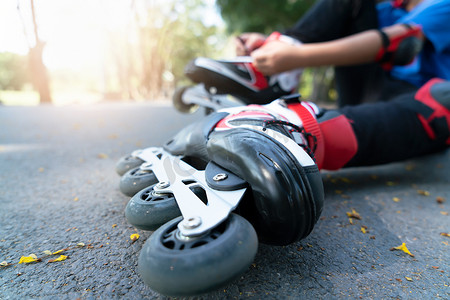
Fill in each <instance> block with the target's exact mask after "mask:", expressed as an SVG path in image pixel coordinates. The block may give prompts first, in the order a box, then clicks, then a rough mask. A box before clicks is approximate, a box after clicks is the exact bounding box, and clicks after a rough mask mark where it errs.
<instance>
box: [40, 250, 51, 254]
mask: <svg viewBox="0 0 450 300" xmlns="http://www.w3.org/2000/svg"><path fill="white" fill-rule="evenodd" d="M42 253H44V254H45V255H52V254H53V253H52V251H50V250H44V251H42Z"/></svg>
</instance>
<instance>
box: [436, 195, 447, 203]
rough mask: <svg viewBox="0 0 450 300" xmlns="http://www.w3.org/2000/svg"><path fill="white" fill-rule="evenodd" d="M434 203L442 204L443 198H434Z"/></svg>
mask: <svg viewBox="0 0 450 300" xmlns="http://www.w3.org/2000/svg"><path fill="white" fill-rule="evenodd" d="M436 202H437V203H439V204H443V203H444V202H445V198H444V197H441V196H438V197H436Z"/></svg>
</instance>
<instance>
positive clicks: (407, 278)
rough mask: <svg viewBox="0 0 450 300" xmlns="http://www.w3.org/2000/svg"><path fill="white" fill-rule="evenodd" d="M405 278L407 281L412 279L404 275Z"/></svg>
mask: <svg viewBox="0 0 450 300" xmlns="http://www.w3.org/2000/svg"><path fill="white" fill-rule="evenodd" d="M405 279H406V280H408V281H413V280H412V278H411V277H406V276H405Z"/></svg>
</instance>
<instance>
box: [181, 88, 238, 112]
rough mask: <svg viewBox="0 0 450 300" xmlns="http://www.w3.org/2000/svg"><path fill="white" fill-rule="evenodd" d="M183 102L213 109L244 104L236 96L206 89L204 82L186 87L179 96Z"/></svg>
mask: <svg viewBox="0 0 450 300" xmlns="http://www.w3.org/2000/svg"><path fill="white" fill-rule="evenodd" d="M181 98H182V101H183V102H184V103H185V104H188V105H189V104H193V105H198V106H201V107H206V108H210V109H212V110H214V111H216V110H219V109H222V108H227V107H235V106H241V105H244V104H243V102H242V101H240V100H239V99H238V98H236V97H234V96H232V95H228V94H216V91H214V90H211V91H208V90H207V89H206V87H205V85H204V84H197V85H194V86H192V87H189V88H187V89H186V91H185V92H184V93H183V95H182V96H181Z"/></svg>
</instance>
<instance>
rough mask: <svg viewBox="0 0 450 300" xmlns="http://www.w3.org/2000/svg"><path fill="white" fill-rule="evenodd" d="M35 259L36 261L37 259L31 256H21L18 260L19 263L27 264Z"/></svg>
mask: <svg viewBox="0 0 450 300" xmlns="http://www.w3.org/2000/svg"><path fill="white" fill-rule="evenodd" d="M35 261H38V259H37V258H34V257H31V256H22V257H21V258H20V260H19V264H28V263H31V262H35Z"/></svg>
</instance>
